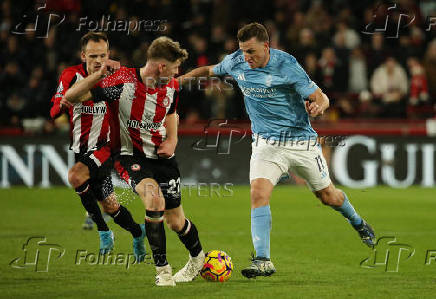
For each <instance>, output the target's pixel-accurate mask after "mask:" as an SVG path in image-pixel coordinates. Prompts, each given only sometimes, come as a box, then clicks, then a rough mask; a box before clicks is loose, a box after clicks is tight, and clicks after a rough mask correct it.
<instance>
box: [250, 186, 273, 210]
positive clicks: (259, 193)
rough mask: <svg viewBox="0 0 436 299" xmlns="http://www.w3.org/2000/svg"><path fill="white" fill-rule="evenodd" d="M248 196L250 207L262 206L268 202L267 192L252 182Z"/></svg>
mask: <svg viewBox="0 0 436 299" xmlns="http://www.w3.org/2000/svg"><path fill="white" fill-rule="evenodd" d="M250 198H251V205H252V207H256V206H263V205H266V204H268V201H269V192H268V191H267V190H265V189H264V188H262V187H261V186H258V185H256V184H253V185H252V186H251V189H250Z"/></svg>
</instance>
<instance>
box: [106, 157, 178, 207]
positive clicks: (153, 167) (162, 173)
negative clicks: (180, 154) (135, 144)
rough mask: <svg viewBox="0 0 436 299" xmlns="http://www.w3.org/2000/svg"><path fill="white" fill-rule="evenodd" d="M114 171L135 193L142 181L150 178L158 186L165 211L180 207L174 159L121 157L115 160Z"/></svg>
mask: <svg viewBox="0 0 436 299" xmlns="http://www.w3.org/2000/svg"><path fill="white" fill-rule="evenodd" d="M115 170H116V171H117V172H118V174H119V175H120V177H121V178H122V179H123V180H125V181H126V182H127V183H128V184H129V185H130V186H131V187H132V189H133V191H134V192H136V190H135V187H136V185H138V184H139V183H140V182H141V181H142V180H143V179H146V178H152V179H154V180H156V182H157V183H158V184H159V186H160V188H161V190H162V194H163V197H164V198H165V210H170V209H174V208H177V207H179V206H180V202H181V193H180V172H179V166H178V165H177V161H176V159H175V158H174V157H173V158H171V159H149V158H146V157H145V156H143V155H133V156H129V155H123V156H118V157H116V158H115Z"/></svg>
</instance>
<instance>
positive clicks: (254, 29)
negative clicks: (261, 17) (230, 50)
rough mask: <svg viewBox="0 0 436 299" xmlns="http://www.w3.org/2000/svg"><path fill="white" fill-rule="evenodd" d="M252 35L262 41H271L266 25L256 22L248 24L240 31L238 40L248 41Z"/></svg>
mask: <svg viewBox="0 0 436 299" xmlns="http://www.w3.org/2000/svg"><path fill="white" fill-rule="evenodd" d="M252 37H255V38H256V39H257V40H258V41H260V42H269V35H268V31H267V30H266V28H265V26H263V25H262V24H259V23H256V22H255V23H250V24H247V25H245V26H244V27H242V28H241V29H239V31H238V40H239V41H240V42H246V41H247V40H249V39H251V38H252Z"/></svg>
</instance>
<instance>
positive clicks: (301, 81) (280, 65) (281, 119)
mask: <svg viewBox="0 0 436 299" xmlns="http://www.w3.org/2000/svg"><path fill="white" fill-rule="evenodd" d="M213 72H214V73H215V74H216V75H226V74H228V75H230V76H232V77H233V78H234V79H235V80H236V81H237V82H238V85H239V88H241V90H242V93H243V94H244V101H245V107H246V109H247V113H248V115H249V117H250V120H251V130H252V132H253V134H259V135H260V136H261V137H263V138H268V139H273V140H302V139H312V140H313V139H314V138H316V136H317V134H316V132H315V131H314V130H313V128H312V126H311V125H310V121H309V115H308V113H307V112H306V109H305V103H304V100H305V99H307V97H308V96H309V95H310V94H312V93H313V92H314V91H315V90H316V89H317V88H318V86H317V85H316V84H315V83H314V82H313V81H312V80H310V78H309V77H308V76H307V74H306V72H305V71H304V70H303V68H302V67H301V66H300V64H299V63H298V62H297V60H296V59H295V57H294V56H292V55H290V54H288V53H286V52H283V51H280V50H277V49H270V59H269V61H268V64H267V65H266V66H265V67H263V68H255V69H251V68H250V66H249V65H248V63H247V62H245V60H244V55H243V53H242V51H241V50H238V51H236V52H234V53H232V54H230V55H227V56H226V57H225V58H224V60H223V61H222V62H221V63H219V64H217V65H216V66H215V67H214V68H213Z"/></svg>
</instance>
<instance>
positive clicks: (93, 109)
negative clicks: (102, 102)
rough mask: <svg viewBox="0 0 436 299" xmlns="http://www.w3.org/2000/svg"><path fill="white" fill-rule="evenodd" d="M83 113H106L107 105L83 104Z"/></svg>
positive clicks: (81, 110) (81, 111)
mask: <svg viewBox="0 0 436 299" xmlns="http://www.w3.org/2000/svg"><path fill="white" fill-rule="evenodd" d="M80 113H82V114H106V106H82V107H81V109H80Z"/></svg>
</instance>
